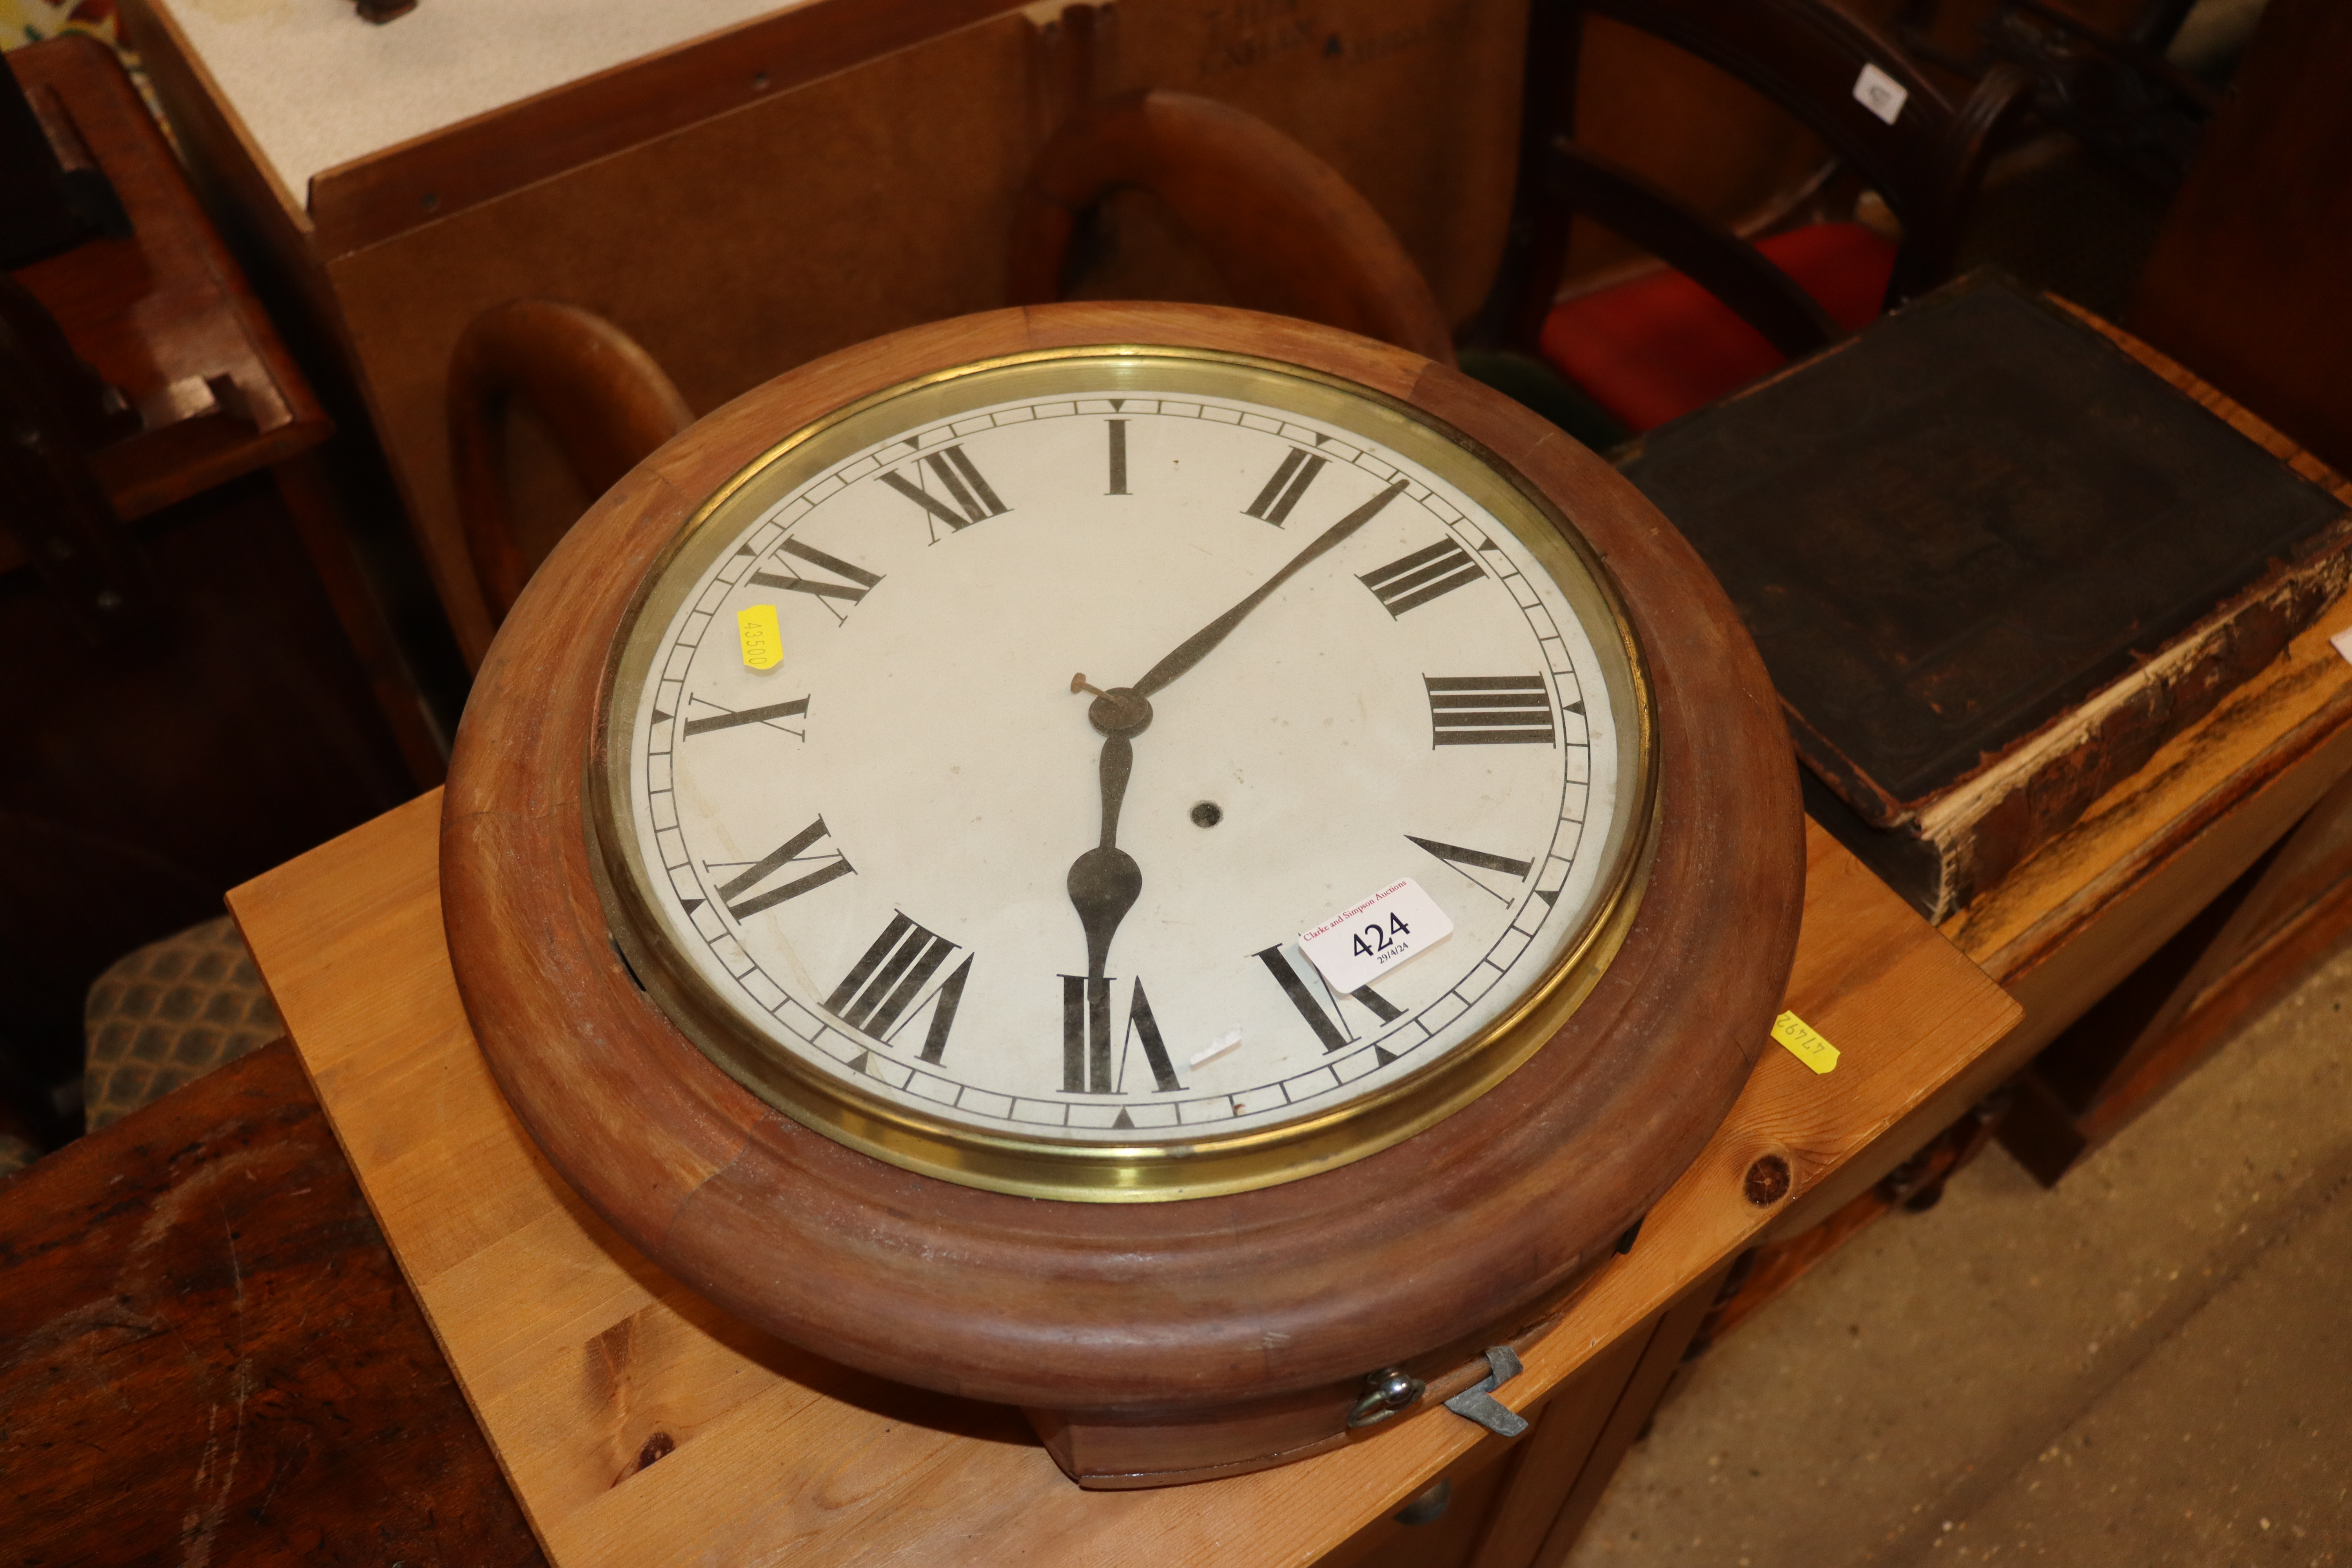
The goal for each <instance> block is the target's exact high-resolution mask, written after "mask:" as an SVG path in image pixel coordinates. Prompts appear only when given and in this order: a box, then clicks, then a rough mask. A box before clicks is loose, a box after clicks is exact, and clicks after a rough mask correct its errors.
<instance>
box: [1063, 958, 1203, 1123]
mask: <svg viewBox="0 0 2352 1568" xmlns="http://www.w3.org/2000/svg"><path fill="white" fill-rule="evenodd" d="M1112 984H1113V983H1112V982H1111V981H1110V980H1108V979H1105V980H1090V979H1088V978H1087V976H1085V975H1083V974H1065V975H1063V976H1062V1092H1063V1093H1065V1094H1118V1093H1121V1092H1123V1091H1122V1090H1121V1089H1119V1087H1118V1081H1119V1079H1121V1078H1122V1077H1124V1076H1125V1075H1124V1073H1122V1072H1120V1071H1118V1070H1117V1068H1123V1067H1124V1066H1125V1065H1126V1058H1127V1052H1128V1049H1129V1047H1133V1046H1134V1045H1135V1044H1136V1043H1137V1042H1138V1041H1140V1042H1141V1043H1142V1046H1143V1059H1144V1061H1145V1062H1146V1063H1148V1064H1149V1065H1150V1068H1151V1080H1152V1083H1153V1085H1154V1086H1155V1087H1156V1088H1157V1089H1159V1090H1160V1092H1161V1093H1163V1094H1166V1093H1171V1092H1173V1091H1175V1090H1177V1089H1182V1088H1183V1087H1184V1086H1183V1084H1182V1083H1181V1082H1179V1081H1178V1080H1177V1078H1176V1065H1175V1063H1173V1062H1172V1061H1171V1060H1169V1058H1168V1046H1167V1042H1166V1041H1164V1040H1162V1039H1161V1038H1160V1021H1159V1020H1158V1019H1157V1018H1155V1017H1153V1016H1151V1001H1150V998H1149V997H1147V996H1146V995H1144V994H1143V982H1142V981H1140V980H1139V981H1137V982H1136V983H1135V989H1134V991H1133V992H1132V993H1130V994H1129V998H1128V1004H1127V1036H1126V1038H1125V1039H1124V1040H1122V1041H1121V1042H1120V1047H1119V1050H1118V1058H1119V1059H1118V1063H1117V1064H1114V1063H1113V1061H1112V1059H1111V1058H1112V1053H1111V1031H1110V988H1111V985H1112Z"/></svg>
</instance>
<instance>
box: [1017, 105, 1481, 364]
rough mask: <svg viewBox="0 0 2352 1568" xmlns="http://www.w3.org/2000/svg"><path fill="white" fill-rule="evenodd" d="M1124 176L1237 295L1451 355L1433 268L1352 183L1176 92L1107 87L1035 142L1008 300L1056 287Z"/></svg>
mask: <svg viewBox="0 0 2352 1568" xmlns="http://www.w3.org/2000/svg"><path fill="white" fill-rule="evenodd" d="M1121 186H1137V187H1140V188H1142V189H1144V190H1147V191H1150V193H1152V194H1153V195H1156V196H1158V197H1159V198H1160V200H1161V201H1162V202H1164V203H1165V204H1167V205H1168V206H1169V208H1170V209H1171V210H1172V211H1173V212H1174V213H1175V214H1176V216H1178V218H1179V219H1181V221H1182V223H1183V224H1184V226H1185V227H1186V228H1187V229H1188V230H1189V231H1190V232H1191V233H1192V236H1193V237H1195V238H1196V239H1197V240H1198V241H1199V243H1200V244H1201V246H1202V248H1203V249H1204V250H1205V251H1206V252H1207V253H1208V255H1209V257H1210V258H1211V260H1212V261H1213V263H1214V265H1215V267H1216V268H1217V270H1218V273H1219V275H1220V276H1221V277H1222V278H1223V280H1224V282H1225V284H1226V285H1227V287H1229V288H1230V289H1232V290H1233V291H1234V294H1235V295H1236V296H1237V297H1238V299H1239V301H1240V302H1241V303H1243V304H1245V305H1247V306H1249V307H1251V308H1253V309H1255V310H1271V311H1274V312H1276V313H1278V314H1281V315H1286V316H1298V317H1302V318H1304V319H1305V320H1307V321H1320V322H1322V323H1323V324H1324V325H1326V326H1332V327H1340V328H1344V329H1346V330H1347V331H1352V332H1360V333H1362V334H1363V335H1365V336H1366V337H1371V338H1379V339H1381V341H1383V342H1391V343H1394V344H1396V345H1397V346H1398V347H1399V348H1405V349H1411V350H1412V352H1413V353H1418V354H1423V355H1426V356H1427V357H1428V358H1430V359H1433V360H1436V361H1437V362H1439V363H1442V364H1452V363H1454V338H1453V333H1452V332H1451V331H1449V330H1448V327H1447V325H1446V322H1445V320H1444V317H1443V316H1441V315H1440V314H1439V313H1438V310H1437V301H1436V300H1435V299H1434V298H1433V296H1432V295H1431V293H1430V290H1429V284H1428V282H1427V280H1426V279H1423V277H1422V275H1421V269H1420V268H1417V267H1415V266H1414V265H1413V262H1412V258H1410V257H1408V256H1407V255H1406V254H1405V252H1404V247H1403V246H1402V245H1401V244H1399V243H1398V241H1397V237H1396V236H1395V234H1394V233H1392V232H1391V230H1390V228H1389V226H1388V224H1387V223H1386V222H1385V221H1383V220H1382V218H1381V215H1380V214H1379V213H1377V212H1374V211H1373V210H1372V206H1371V204H1370V203H1369V202H1367V201H1366V200H1364V198H1363V197H1362V195H1360V194H1358V192H1357V191H1356V188H1355V187H1354V186H1352V185H1350V184H1348V182H1347V181H1346V180H1345V179H1343V178H1342V177H1341V176H1340V175H1339V174H1338V173H1337V172H1336V171H1334V170H1333V169H1332V168H1331V166H1330V165H1329V164H1328V163H1324V162H1323V161H1322V160H1321V159H1320V158H1318V157H1317V156H1315V154H1314V153H1309V152H1308V151H1307V149H1306V148H1304V147H1301V146H1300V145H1299V144H1298V143H1297V142H1293V141H1292V140H1291V139H1290V138H1289V137H1287V136H1285V135H1284V134H1283V133H1282V132H1279V131H1276V130H1275V129H1274V128H1273V127H1272V126H1270V125H1268V124H1266V123H1265V121H1262V120H1258V119H1256V118H1255V117H1254V116H1251V115H1248V114H1245V113H1244V112H1243V111H1242V110H1238V109H1233V108H1229V107H1228V106H1226V105H1224V104H1222V103H1215V102H1212V101H1211V100H1208V99H1205V98H1193V97H1190V96H1188V95H1186V94H1184V93H1178V92H1137V93H1130V94H1128V95H1127V96H1125V97H1123V98H1117V99H1113V100H1110V101H1108V102H1107V103H1104V104H1102V105H1100V106H1098V107H1097V108H1095V109H1092V110H1087V112H1085V113H1083V114H1081V115H1079V116H1077V117H1076V119H1074V120H1072V121H1070V122H1069V123H1068V124H1066V125H1065V126H1064V127H1063V128H1062V130H1061V131H1060V132H1057V133H1056V134H1055V137H1054V139H1053V140H1052V141H1051V142H1048V143H1047V144H1046V146H1045V151H1044V152H1043V153H1039V154H1038V158H1037V162H1036V163H1035V165H1034V167H1033V168H1032V169H1031V171H1030V174H1029V184H1028V185H1027V187H1026V188H1025V189H1024V191H1023V192H1022V194H1021V196H1020V205H1019V208H1018V211H1017V213H1016V214H1015V216H1014V218H1013V244H1012V254H1011V258H1010V266H1009V268H1008V281H1009V285H1010V290H1011V294H1012V298H1013V302H1014V303H1015V304H1024V305H1032V304H1043V303H1045V302H1046V301H1048V300H1058V299H1060V298H1061V297H1062V296H1063V294H1064V292H1065V291H1066V289H1067V288H1068V287H1069V286H1070V284H1071V283H1072V282H1073V281H1074V279H1073V278H1072V277H1071V276H1070V274H1071V272H1072V270H1073V266H1072V263H1073V259H1074V257H1075V255H1076V250H1077V248H1078V247H1076V244H1075V241H1076V239H1077V238H1078V237H1079V236H1080V234H1081V233H1082V231H1083V226H1085V225H1086V224H1087V222H1088V221H1089V218H1090V216H1091V215H1092V214H1093V212H1094V210H1095V209H1096V207H1097V205H1098V204H1099V203H1100V202H1101V201H1102V200H1103V198H1104V197H1105V196H1106V195H1109V194H1110V193H1111V192H1112V191H1114V190H1116V189H1118V188H1119V187H1121Z"/></svg>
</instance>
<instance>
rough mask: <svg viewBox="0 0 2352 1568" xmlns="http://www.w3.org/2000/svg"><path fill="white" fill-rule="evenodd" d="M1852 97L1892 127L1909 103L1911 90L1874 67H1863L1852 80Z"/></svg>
mask: <svg viewBox="0 0 2352 1568" xmlns="http://www.w3.org/2000/svg"><path fill="white" fill-rule="evenodd" d="M1853 96H1854V99H1855V100H1856V101H1857V102H1859V103H1860V104H1861V105H1862V106H1863V107H1864V109H1867V110H1870V111H1871V112H1872V113H1873V114H1875V115H1876V116H1878V118H1879V119H1881V120H1884V121H1886V123H1887V124H1889V125H1892V124H1894V123H1895V116H1896V115H1898V114H1901V113H1902V112H1903V106H1904V104H1906V102H1908V101H1910V98H1911V90H1910V89H1908V88H1906V87H1905V86H1904V85H1903V84H1902V83H1901V82H1899V81H1896V80H1895V79H1894V78H1893V77H1891V76H1888V75H1887V74H1886V73H1885V71H1883V70H1880V69H1879V68H1877V67H1876V66H1873V65H1865V66H1864V67H1863V68H1862V74H1861V75H1860V76H1858V77H1856V78H1854V79H1853Z"/></svg>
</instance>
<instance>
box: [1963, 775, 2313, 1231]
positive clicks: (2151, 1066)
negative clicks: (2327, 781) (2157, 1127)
mask: <svg viewBox="0 0 2352 1568" xmlns="http://www.w3.org/2000/svg"><path fill="white" fill-rule="evenodd" d="M2347 930H2352V776H2347V777H2346V778H2343V779H2339V780H2338V781H2337V782H2336V784H2335V786H2334V787H2333V788H2332V789H2330V790H2329V791H2328V792H2327V794H2326V795H2323V796H2322V797H2321V798H2320V800H2319V803H2318V804H2317V805H2315V806H2313V807H2312V809H2311V811H2310V812H2309V813H2308V814H2307V815H2306V816H2305V817H2304V819H2303V821H2302V822H2301V823H2300V824H2298V825H2297V826H2295V828H2294V830H2293V831H2292V832H2290V833H2289V834H2288V835H2287V836H2286V837H2284V838H2283V839H2282V840H2280V842H2279V843H2278V844H2277V845H2276V846H2274V847H2273V848H2272V849H2271V850H2270V851H2269V852H2268V853H2267V854H2265V855H2264V856H2263V858H2261V859H2259V860H2257V861H2255V862H2254V864H2253V865H2252V867H2250V868H2248V869H2247V870H2246V872H2245V873H2244V874H2243V875H2242V876H2241V877H2240V878H2239V879H2238V880H2237V881H2236V882H2234V883H2232V884H2231V886H2230V887H2229V888H2228V889H2226V890H2224V891H2223V892H2222V893H2221V896H2220V897H2218V898H2216V899H2215V900H2213V902H2212V903H2211V904H2210V905H2208V906H2207V907H2206V909H2205V910H2204V911H2203V912H2202V913H2200V914H2199V915H2198V916H2197V917H2196V918H2195V919H2194V920H2192V921H2189V924H2188V925H2186V926H2184V927H2183V928H2182V929H2181V931H2180V932H2179V935H2177V936H2175V937H2174V938H2173V939H2172V940H2171V941H2170V942H2167V943H2166V944H2165V945H2164V946H2163V947H2162V948H2160V949H2158V951H2157V952H2156V954H2155V956H2153V957H2152V958H2150V959H2149V960H2148V961H2147V963H2144V964H2142V965H2141V966H2140V968H2139V969H2138V970H2137V971H2135V972H2134V973H2133V974H2132V975H2131V976H2130V977H2129V978H2128V979H2126V981H2125V982H2124V983H2123V984H2120V985H2118V986H2117V987H2116V989H2115V991H2114V992H2112V993H2111V994H2109V995H2108V996H2107V997H2106V998H2105V1000H2104V1001H2102V1002H2100V1003H2099V1004H2098V1005H2096V1006H2095V1007H2093V1008H2092V1009H2091V1010H2090V1011H2089V1012H2087V1013H2085V1014H2084V1015H2083V1016H2082V1017H2081V1018H2079V1019H2077V1020H2076V1021H2075V1022H2074V1024H2073V1025H2072V1026H2069V1027H2068V1028H2067V1029H2066V1031H2065V1032H2064V1033H2063V1034H2061V1035H2060V1036H2059V1037H2057V1038H2056V1039H2054V1040H2053V1041H2052V1042H2051V1043H2050V1044H2049V1046H2048V1047H2045V1048H2044V1049H2043V1050H2042V1054H2041V1055H2040V1056H2038V1057H2036V1058H2034V1059H2033V1062H2032V1066H2030V1067H2029V1068H2026V1070H2025V1072H2024V1074H2023V1075H2022V1076H2021V1079H2020V1080H2019V1083H2018V1103H2017V1106H2016V1109H2015V1110H2014V1111H2013V1112H2012V1113H2011V1115H2010V1116H2009V1117H2008V1118H2007V1119H2006V1120H2005V1121H2004V1122H2003V1123H2002V1126H2001V1130H2000V1139H2001V1142H2002V1144H2003V1145H2004V1146H2005V1147H2007V1148H2008V1150H2009V1152H2011V1154H2013V1155H2015V1156H2016V1157H2017V1160H2018V1163H2021V1164H2022V1165H2024V1166H2025V1168H2026V1169H2027V1170H2029V1171H2032V1173H2033V1174H2034V1175H2035V1176H2036V1177H2037V1178H2038V1179H2040V1180H2041V1182H2042V1184H2044V1185H2045V1186H2046V1185H2049V1184H2053V1183H2055V1182H2056V1181H2057V1180H2058V1178H2059V1177H2060V1176H2062V1175H2063V1174H2064V1173H2066V1172H2067V1171H2068V1170H2070V1169H2072V1168H2073V1166H2074V1164H2075V1163H2076V1162H2078V1161H2079V1160H2081V1159H2082V1158H2083V1156H2084V1155H2085V1154H2087V1153H2089V1152H2091V1151H2092V1150H2094V1149H2095V1148H2097V1147H2098V1146H2099V1145H2101V1144H2102V1143H2105V1142H2106V1141H2107V1140H2108V1139H2110V1138H2112V1137H2114V1136H2115V1135H2116V1132H2118V1131H2122V1129H2123V1128H2124V1127H2125V1126H2126V1125H2127V1124H2128V1123H2129V1122H2130V1121H2132V1120H2133V1119H2134V1118H2135V1117H2137V1115H2138V1114H2139V1113H2140V1112H2141V1111H2142V1110H2146V1109H2147V1107H2148V1106H2149V1105H2150V1104H2152V1103H2154V1102H2155V1100H2157V1098H2158V1096H2160V1095H2161V1094H2162V1093H2163V1092H2164V1091H2165V1090H2166V1089H2168V1088H2170V1087H2171V1086H2172V1084H2173V1083H2175V1082H2176V1081H2178V1080H2179V1079H2180V1078H2181V1077H2183V1076H2184V1075H2186V1074H2187V1073H2188V1072H2189V1071H2190V1070H2191V1069H2192V1068H2195V1067H2197V1066H2198V1064H2200V1062H2202V1061H2203V1060H2204V1059H2205V1058H2206V1057H2208V1056H2209V1055H2210V1054H2211V1053H2212V1051H2213V1049H2214V1047H2217V1046H2219V1045H2220V1044H2221V1041H2222V1040H2223V1039H2224V1038H2225V1037H2228V1035H2229V1034H2230V1033H2231V1030H2232V1029H2234V1028H2235V1027H2236V1026H2238V1025H2239V1024H2240V1023H2241V1022H2242V1021H2243V1020H2244V1019H2245V1018H2246V1017H2247V1016H2250V1015H2251V1014H2252V1013H2253V1012H2255V1011H2257V1010H2258V1009H2260V1008H2261V1007H2263V1006H2264V1005H2268V1004H2269V1003H2270V1002H2271V1001H2272V1000H2273V998H2275V997H2276V996H2277V995H2278V994H2280V993H2281V992H2282V991H2284V989H2285V988H2286V987H2287V986H2289V985H2291V984H2294V981H2295V980H2296V979H2298V978H2300V977H2301V976H2302V975H2303V974H2304V973H2305V972H2306V971H2307V970H2309V969H2310V968H2311V967H2312V966H2313V965H2314V964H2315V963H2318V962H2319V961H2320V960H2321V959H2322V958H2325V957H2326V955H2327V953H2328V952H2330V951H2332V950H2333V949H2334V948H2335V946H2336V943H2337V942H2339V941H2341V940H2342V938H2343V936H2344V934H2345V932H2346V931H2347Z"/></svg>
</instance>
